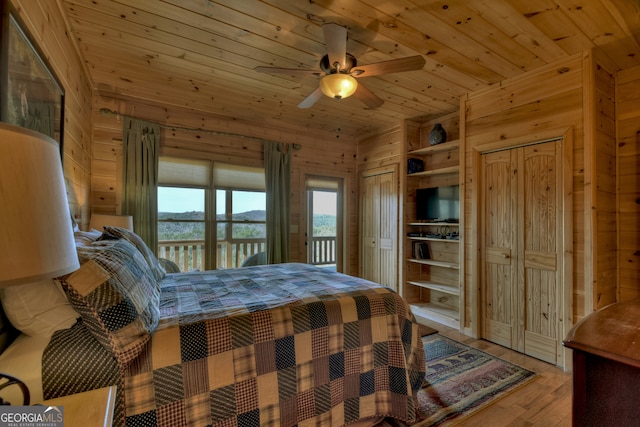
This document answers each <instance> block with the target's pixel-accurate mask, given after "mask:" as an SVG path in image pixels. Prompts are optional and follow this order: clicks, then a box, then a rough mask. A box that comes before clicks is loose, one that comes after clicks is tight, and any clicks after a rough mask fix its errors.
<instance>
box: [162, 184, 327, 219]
mask: <svg viewBox="0 0 640 427" xmlns="http://www.w3.org/2000/svg"><path fill="white" fill-rule="evenodd" d="M235 195H236V197H235V199H234V207H233V210H234V211H236V212H238V213H240V212H247V211H252V210H264V209H265V207H264V205H258V206H257V205H256V200H255V198H254V197H251V195H247V197H242V192H236V193H235ZM313 196H314V199H313V206H314V212H315V213H316V214H327V215H335V214H336V200H337V197H336V193H335V192H327V191H315V192H314V195H313ZM158 210H159V211H160V212H179V213H182V212H191V211H196V212H204V190H201V189H191V188H171V187H160V188H158Z"/></svg>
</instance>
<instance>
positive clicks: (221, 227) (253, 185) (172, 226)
mask: <svg viewBox="0 0 640 427" xmlns="http://www.w3.org/2000/svg"><path fill="white" fill-rule="evenodd" d="M158 181H159V187H158V255H159V257H160V258H167V259H170V260H172V261H174V262H175V263H176V264H178V266H179V267H180V269H181V270H182V271H190V270H194V269H198V270H207V269H214V268H218V269H223V268H234V267H239V266H241V265H242V263H243V262H244V261H245V260H246V259H247V258H248V257H250V256H251V255H253V254H256V253H258V252H263V251H264V250H265V245H266V195H265V191H264V188H265V184H264V169H262V168H255V167H247V166H237V165H228V164H222V163H213V164H212V163H211V162H210V161H208V160H193V159H182V158H173V157H161V158H160V161H159V168H158Z"/></svg>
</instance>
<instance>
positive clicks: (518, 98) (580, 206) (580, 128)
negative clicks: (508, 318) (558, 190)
mask: <svg viewBox="0 0 640 427" xmlns="http://www.w3.org/2000/svg"><path fill="white" fill-rule="evenodd" d="M598 59H599V58H594V55H592V52H585V53H584V54H582V55H574V56H573V57H571V58H569V59H568V60H562V61H560V62H557V63H554V64H550V65H548V66H545V67H542V68H540V69H537V70H534V71H532V72H529V73H527V74H525V75H523V76H520V77H517V78H514V79H509V80H505V81H503V82H502V83H501V84H500V85H499V86H496V87H494V88H490V89H487V90H483V91H480V92H477V93H473V94H470V95H468V97H467V99H466V101H464V102H463V104H464V105H465V107H464V108H465V111H464V114H465V115H466V119H465V123H464V124H465V132H464V135H462V136H461V138H462V139H463V145H464V147H465V153H466V155H465V165H464V178H463V179H464V184H465V192H464V197H465V203H464V205H465V206H466V209H465V213H464V214H465V218H464V224H465V229H464V233H465V234H464V235H465V243H466V244H465V269H464V271H465V302H466V306H465V323H464V327H465V329H467V330H474V329H475V328H476V327H477V325H473V324H472V319H474V314H475V313H476V312H477V307H475V306H474V305H473V304H476V303H477V300H475V299H474V298H472V297H471V292H472V290H473V289H475V288H476V287H477V286H476V283H474V280H475V278H476V276H475V275H474V274H477V272H476V271H475V270H474V264H473V262H474V259H475V254H474V253H473V251H472V247H471V246H470V244H471V242H472V238H471V236H473V235H474V233H476V230H474V228H473V227H474V224H475V222H474V221H473V204H472V203H473V198H472V188H473V182H472V177H473V170H472V159H473V150H474V148H475V147H478V146H480V145H484V144H492V143H495V144H500V142H501V141H514V142H517V141H519V142H520V143H526V142H534V141H537V140H541V139H545V138H546V137H550V136H555V137H560V136H562V134H563V132H564V131H566V130H567V129H570V132H571V136H572V140H573V158H572V159H571V161H572V174H573V194H572V202H573V206H572V208H573V253H572V256H573V266H572V267H573V283H572V288H573V320H574V321H577V320H578V319H580V318H581V317H583V316H584V315H585V314H588V313H589V312H591V311H592V310H593V309H595V308H596V305H597V303H598V300H600V298H602V299H601V301H603V302H604V301H607V300H609V298H610V297H611V291H610V289H609V287H608V278H609V277H612V275H614V274H615V264H616V262H615V259H612V257H610V256H608V254H607V251H614V252H615V247H610V246H609V247H606V248H600V247H595V248H594V247H593V246H592V242H593V243H595V242H597V241H598V239H600V242H599V243H600V244H602V245H604V246H606V245H608V244H610V239H608V235H607V234H606V230H615V224H614V223H611V221H612V218H611V211H610V208H609V205H607V203H609V202H611V200H612V196H611V194H612V193H611V191H612V190H613V188H612V186H611V183H612V182H615V166H614V165H615V161H614V160H613V159H615V157H613V158H612V157H611V151H612V150H611V148H612V147H614V146H615V145H614V144H612V141H613V140H612V126H611V125H612V122H611V121H610V118H611V117H613V116H612V102H611V99H612V82H613V80H612V79H611V75H612V74H611V72H610V71H608V70H609V68H607V67H606V66H602V65H601V64H600V63H599V62H598ZM594 80H595V84H594V85H593V86H592V85H591V82H592V81H594ZM592 87H595V89H594V90H592V89H590V88H592ZM601 112H604V115H603V117H600V115H601ZM595 116H598V119H596V118H595ZM585 123H594V126H593V127H591V126H585ZM554 132H555V133H557V135H555V134H554ZM585 141H587V142H585ZM586 156H589V159H588V162H587V161H586V160H585V157H586ZM600 156H601V157H600ZM601 184H602V187H599V185H601ZM585 193H588V194H587V195H586V194H585ZM600 231H602V232H600ZM613 258H615V255H614V256H613ZM595 266H597V268H596V267H595ZM598 281H602V288H601V287H599V286H598ZM613 283H615V277H613ZM614 286H615V285H614ZM601 290H604V291H603V294H606V295H604V296H600V295H599V291H601ZM594 295H595V296H594Z"/></svg>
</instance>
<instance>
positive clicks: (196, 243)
mask: <svg viewBox="0 0 640 427" xmlns="http://www.w3.org/2000/svg"><path fill="white" fill-rule="evenodd" d="M311 245H312V249H311V255H310V258H311V262H310V264H314V265H332V264H335V263H336V237H335V236H323V237H313V238H312V239H311ZM265 247H266V242H265V239H232V240H231V241H226V240H218V246H217V258H218V259H217V264H216V265H217V266H218V268H219V269H226V268H236V267H240V266H241V265H242V263H243V262H244V261H245V260H246V259H247V258H249V257H250V256H251V255H254V254H257V253H259V252H264V251H265ZM158 257H159V258H166V259H168V260H171V261H173V262H175V263H176V264H177V265H178V267H180V271H192V270H204V265H205V263H204V240H161V241H159V242H158Z"/></svg>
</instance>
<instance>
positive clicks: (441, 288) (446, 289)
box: [407, 280, 460, 296]
mask: <svg viewBox="0 0 640 427" xmlns="http://www.w3.org/2000/svg"><path fill="white" fill-rule="evenodd" d="M407 283H409V284H410V285H414V286H420V287H421V288H427V289H431V290H434V291H438V292H442V293H445V294H449V295H455V296H460V289H458V288H455V287H453V286H449V285H441V284H438V283H431V282H425V281H422V280H409V281H408V282H407Z"/></svg>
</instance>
